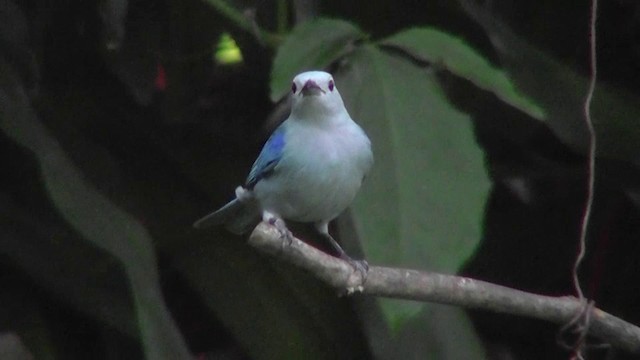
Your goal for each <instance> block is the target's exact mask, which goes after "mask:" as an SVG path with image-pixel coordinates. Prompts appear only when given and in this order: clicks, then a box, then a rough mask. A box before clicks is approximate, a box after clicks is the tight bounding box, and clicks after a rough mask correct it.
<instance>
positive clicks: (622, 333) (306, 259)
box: [249, 223, 640, 354]
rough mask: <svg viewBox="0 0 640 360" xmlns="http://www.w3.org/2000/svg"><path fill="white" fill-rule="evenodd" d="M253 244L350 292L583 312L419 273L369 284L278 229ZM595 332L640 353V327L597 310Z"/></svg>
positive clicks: (375, 272) (573, 303) (261, 231)
mask: <svg viewBox="0 0 640 360" xmlns="http://www.w3.org/2000/svg"><path fill="white" fill-rule="evenodd" d="M249 244H251V245H252V246H254V247H256V248H257V249H259V250H261V251H263V252H266V253H268V254H272V255H275V256H277V257H280V258H282V259H284V260H286V261H289V262H292V263H294V264H296V265H297V266H299V267H301V268H303V269H306V270H307V271H309V272H311V273H313V274H314V275H315V276H316V277H318V278H319V279H321V280H323V281H324V282H326V283H328V284H329V285H331V286H333V287H334V288H337V289H341V290H342V291H344V290H346V291H347V292H349V293H353V292H361V293H362V294H365V295H374V296H382V297H388V298H395V299H407V300H416V301H425V302H434V303H440V304H449V305H457V306H461V307H465V308H470V309H482V310H488V311H493V312H498V313H504V314H512V315H519V316H525V317H531V318H536V319H541V320H547V321H551V322H553V323H557V324H565V323H567V322H568V321H569V320H571V318H572V317H573V316H574V315H575V314H576V312H578V311H580V308H581V306H582V304H581V303H580V302H579V301H578V300H577V299H576V298H574V297H570V296H565V297H552V296H543V295H536V294H531V293H527V292H525V291H521V290H516V289H511V288H508V287H505V286H501V285H496V284H492V283H489V282H485V281H480V280H474V279H471V278H466V277H461V276H454V275H444V274H437V273H431V272H423V271H417V270H408V269H397V268H387V267H379V266H371V267H370V269H369V272H368V274H367V277H366V279H365V281H364V282H363V279H362V277H361V275H360V273H359V272H357V271H354V269H353V267H351V265H349V264H348V263H347V262H345V261H343V260H340V259H338V258H335V257H333V256H330V255H327V254H325V253H324V252H322V251H320V250H318V249H316V248H314V247H312V246H309V245H307V244H305V243H304V242H302V241H300V240H298V239H296V238H294V239H293V240H292V241H291V243H290V244H289V242H288V240H287V239H285V238H282V237H281V236H280V233H279V232H278V230H277V229H276V228H275V227H273V226H270V225H268V224H265V223H261V224H259V225H258V226H257V227H256V229H255V230H254V231H253V233H252V234H251V237H250V238H249ZM591 316H592V318H591V326H590V327H589V334H590V335H593V336H596V337H598V338H600V339H601V340H602V341H604V342H606V343H609V344H611V345H612V346H615V347H617V348H620V349H623V350H626V351H629V352H632V353H637V354H640V328H639V327H637V326H635V325H633V324H630V323H628V322H626V321H624V320H622V319H620V318H617V317H615V316H613V315H611V314H608V313H606V312H604V311H602V310H600V309H597V308H594V309H593V310H592V314H591Z"/></svg>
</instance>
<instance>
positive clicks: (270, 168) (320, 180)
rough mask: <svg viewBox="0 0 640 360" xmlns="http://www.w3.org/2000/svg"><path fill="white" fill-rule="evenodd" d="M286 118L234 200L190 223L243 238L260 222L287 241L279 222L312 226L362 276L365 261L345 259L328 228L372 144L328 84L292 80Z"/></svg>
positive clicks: (357, 183)
mask: <svg viewBox="0 0 640 360" xmlns="http://www.w3.org/2000/svg"><path fill="white" fill-rule="evenodd" d="M290 96H291V112H290V114H289V117H288V118H287V119H286V120H285V121H284V122H283V123H282V124H280V125H279V126H278V127H277V128H276V129H275V130H274V131H273V133H272V134H271V136H270V137H269V139H268V140H267V142H266V143H265V145H264V147H263V148H262V150H261V152H260V154H259V155H258V158H257V159H256V160H255V162H254V163H253V166H252V167H251V170H250V172H249V175H248V176H247V179H246V181H245V183H244V185H243V186H238V187H237V188H236V191H235V198H234V199H233V200H231V201H230V202H229V203H227V204H226V205H224V206H223V207H221V208H220V209H218V210H217V211H215V212H212V213H210V214H208V215H206V216H204V217H203V218H201V219H200V220H198V221H196V222H195V223H194V225H193V226H194V227H195V228H197V229H203V228H207V227H210V226H216V225H224V226H225V227H226V228H227V229H228V230H229V231H231V232H233V233H236V234H243V233H246V232H248V231H250V230H251V229H252V227H254V226H255V225H257V223H258V222H259V221H260V218H261V219H262V221H264V222H267V223H269V224H271V225H274V226H276V228H278V230H280V232H281V234H283V235H285V236H287V237H288V238H289V239H291V236H292V235H291V232H290V231H289V230H288V229H287V227H286V220H291V221H296V222H302V223H312V224H313V225H314V227H315V229H316V230H317V231H318V232H319V233H320V234H321V235H322V236H323V237H324V238H326V239H327V240H328V241H329V243H330V245H331V246H332V248H333V249H334V250H335V251H336V252H337V254H338V256H339V257H340V258H341V259H343V260H345V261H347V262H349V263H350V264H351V265H352V266H353V267H354V268H355V269H356V270H359V271H361V272H364V273H366V271H367V270H368V265H367V263H366V261H365V260H354V259H352V258H351V257H349V256H348V255H347V254H346V252H345V251H344V250H343V249H342V247H341V246H340V245H339V244H338V242H337V241H336V240H335V239H334V238H333V237H332V236H331V234H330V233H329V223H330V222H331V221H332V220H333V219H335V218H337V217H338V216H339V215H340V214H341V213H342V212H343V211H345V210H346V209H347V207H349V205H350V204H351V203H352V202H353V200H354V198H355V196H356V194H357V193H358V191H359V189H360V187H361V185H362V182H363V181H364V179H365V177H366V176H367V174H368V173H369V171H370V169H371V167H372V166H373V152H372V150H371V141H370V140H369V137H368V136H367V135H366V133H365V132H364V130H363V129H362V128H361V127H360V126H359V125H358V124H357V123H356V122H355V121H353V120H352V119H351V116H350V115H349V113H348V112H347V109H346V108H345V105H344V102H343V100H342V97H341V96H340V93H339V92H338V88H337V87H336V84H335V81H334V79H333V76H332V75H331V74H329V73H327V72H324V71H307V72H303V73H300V74H298V75H296V76H295V77H294V79H293V82H292V84H291V93H290Z"/></svg>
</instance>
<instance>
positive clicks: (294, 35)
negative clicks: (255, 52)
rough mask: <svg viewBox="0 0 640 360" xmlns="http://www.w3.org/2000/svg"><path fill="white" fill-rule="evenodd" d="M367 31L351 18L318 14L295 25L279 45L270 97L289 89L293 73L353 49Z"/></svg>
mask: <svg viewBox="0 0 640 360" xmlns="http://www.w3.org/2000/svg"><path fill="white" fill-rule="evenodd" d="M364 37H365V34H364V33H363V32H362V31H361V30H360V29H358V28H357V27H356V26H355V25H353V24H352V23H350V22H346V21H342V20H334V19H326V18H318V19H315V20H312V21H308V22H304V23H302V24H300V25H298V26H297V27H295V28H294V29H293V31H292V32H291V34H290V35H289V36H288V37H287V38H286V40H285V41H284V42H283V43H282V45H281V46H280V47H279V48H278V51H277V53H276V57H275V59H274V60H273V67H272V69H271V100H273V101H277V100H279V99H281V98H282V97H283V96H284V95H286V94H287V92H289V88H290V87H291V80H292V79H293V77H294V76H295V75H296V74H298V73H300V72H302V71H305V70H316V69H323V68H325V67H327V66H329V65H330V64H331V63H332V62H334V61H336V60H337V59H338V58H340V57H341V56H343V55H344V54H346V53H347V52H348V51H350V50H351V48H352V46H353V43H354V42H355V41H357V40H359V39H362V38H364Z"/></svg>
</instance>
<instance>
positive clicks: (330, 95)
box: [291, 71, 346, 119]
mask: <svg viewBox="0 0 640 360" xmlns="http://www.w3.org/2000/svg"><path fill="white" fill-rule="evenodd" d="M291 96H292V99H293V101H292V108H291V112H292V115H294V116H295V117H297V118H300V119H306V118H310V117H311V118H313V117H316V116H329V117H333V116H338V115H342V113H343V112H344V113H346V109H345V108H344V103H343V102H342V97H340V93H339V92H338V88H336V85H335V82H334V80H333V76H331V74H329V73H326V72H324V71H307V72H303V73H301V74H298V75H297V76H296V77H295V78H294V79H293V83H292V84H291Z"/></svg>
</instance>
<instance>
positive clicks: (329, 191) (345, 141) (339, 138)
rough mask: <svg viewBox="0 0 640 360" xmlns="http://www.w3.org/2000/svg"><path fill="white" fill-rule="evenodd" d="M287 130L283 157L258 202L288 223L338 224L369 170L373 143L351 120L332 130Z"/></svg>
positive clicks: (300, 126)
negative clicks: (341, 214)
mask: <svg viewBox="0 0 640 360" xmlns="http://www.w3.org/2000/svg"><path fill="white" fill-rule="evenodd" d="M318 125H320V126H318ZM285 126H286V145H285V148H284V155H283V157H282V159H281V160H280V161H279V163H278V165H277V166H276V168H275V171H274V173H273V175H272V176H271V177H269V178H266V179H264V180H262V181H260V183H258V184H256V187H255V194H256V197H257V198H258V200H259V201H260V203H261V206H262V208H263V209H265V210H269V211H271V212H273V213H276V214H278V215H280V216H282V217H283V218H285V219H290V220H294V221H302V222H318V221H323V220H331V219H334V218H335V217H337V216H338V215H339V214H340V213H341V212H342V211H344V210H345V209H346V208H347V207H348V206H349V204H351V202H352V201H353V199H354V197H355V195H356V193H357V192H358V190H359V188H360V185H361V183H362V180H363V178H364V176H365V175H366V174H367V172H368V171H369V169H370V168H371V165H372V163H373V155H372V153H371V145H370V142H369V139H368V138H367V136H366V135H365V133H364V131H362V129H361V128H360V127H359V126H358V125H357V124H356V123H354V122H353V121H352V120H351V119H349V118H346V119H344V121H340V122H336V123H334V124H331V125H327V124H309V123H304V122H303V121H296V120H287V124H285ZM283 184H284V185H283Z"/></svg>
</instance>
